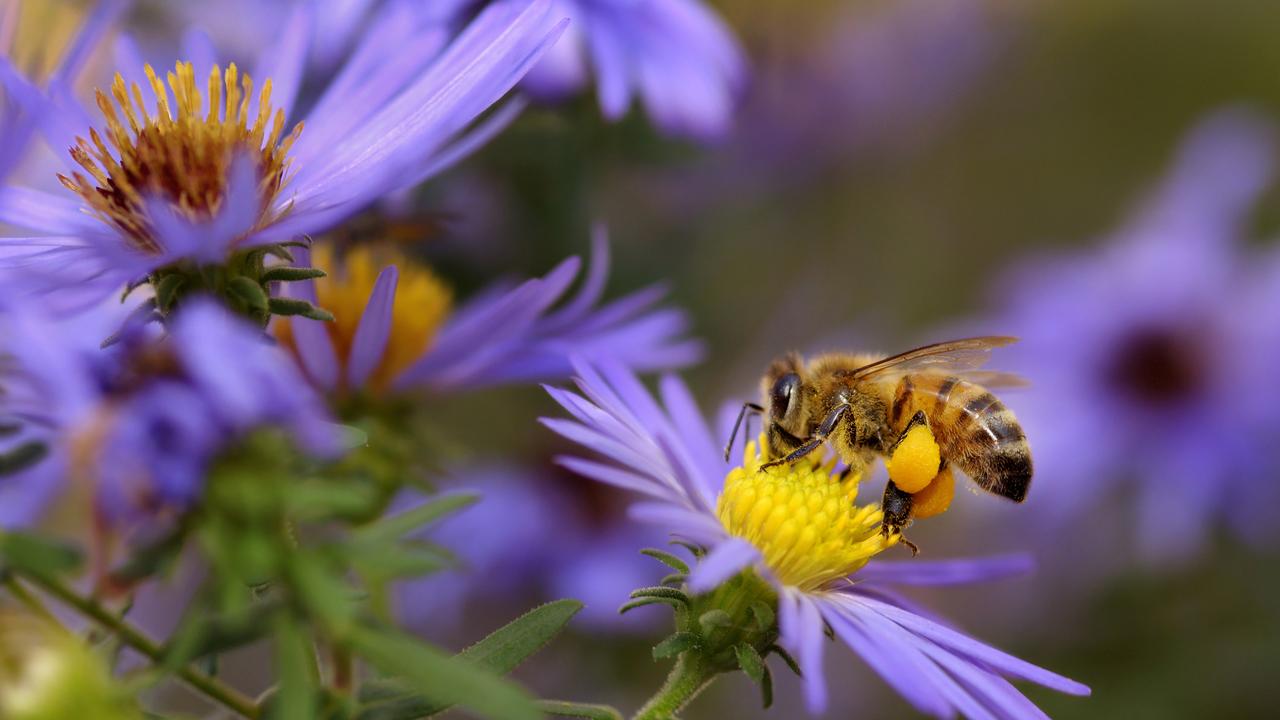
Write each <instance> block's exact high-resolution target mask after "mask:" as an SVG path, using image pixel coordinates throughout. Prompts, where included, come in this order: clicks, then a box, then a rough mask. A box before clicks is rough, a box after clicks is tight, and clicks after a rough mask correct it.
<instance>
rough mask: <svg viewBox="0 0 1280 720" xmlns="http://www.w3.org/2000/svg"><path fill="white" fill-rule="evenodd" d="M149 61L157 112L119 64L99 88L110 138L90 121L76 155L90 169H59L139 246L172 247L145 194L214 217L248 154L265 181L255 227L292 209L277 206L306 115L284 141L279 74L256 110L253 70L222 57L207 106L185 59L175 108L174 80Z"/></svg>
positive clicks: (187, 212)
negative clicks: (236, 164) (275, 89)
mask: <svg viewBox="0 0 1280 720" xmlns="http://www.w3.org/2000/svg"><path fill="white" fill-rule="evenodd" d="M144 69H145V72H146V75H147V81H148V84H149V85H150V87H151V92H152V94H153V95H154V97H155V98H156V104H157V107H158V112H157V113H156V114H155V115H152V114H151V112H150V111H149V110H148V109H147V105H146V103H145V101H144V100H143V96H142V90H141V89H140V88H139V87H138V85H137V84H136V83H134V84H131V85H129V86H126V84H125V81H124V78H123V77H121V76H120V74H119V73H117V74H116V76H115V81H114V82H113V83H112V84H111V94H110V96H108V95H107V94H106V93H104V92H102V91H101V90H99V91H98V92H97V103H98V108H99V109H100V110H102V114H103V117H104V118H105V119H106V131H105V136H106V137H105V141H104V138H103V137H102V135H100V134H99V133H98V131H97V130H96V129H90V130H89V140H85V139H84V138H76V146H75V147H73V148H71V157H72V158H73V159H75V161H76V162H77V163H78V164H79V165H80V166H81V167H83V168H84V170H85V172H87V173H88V177H86V176H85V175H83V174H81V173H78V172H77V173H73V174H72V176H71V177H66V176H64V175H59V176H58V178H59V179H60V180H61V181H62V184H63V185H64V186H66V187H67V188H68V189H70V190H71V191H73V192H75V193H76V194H77V195H79V196H80V197H81V199H83V200H84V201H85V203H86V204H87V205H88V206H89V208H90V209H91V210H92V211H93V212H94V214H95V215H97V216H98V217H99V218H101V219H102V220H103V221H105V222H107V223H108V224H111V225H113V226H115V227H116V228H118V229H119V230H120V231H122V232H123V233H124V234H125V235H126V236H128V237H129V239H130V241H131V242H132V243H133V245H134V246H135V247H137V248H138V249H139V250H142V251H144V252H148V253H157V254H158V253H160V252H161V251H162V249H163V248H162V246H161V240H160V239H159V238H156V237H155V235H154V229H153V227H152V223H151V220H150V218H149V217H148V216H147V210H146V204H145V203H146V200H147V199H148V198H159V199H162V200H166V201H168V202H169V203H170V204H171V205H172V206H173V208H174V209H175V210H177V211H178V212H179V213H180V214H181V215H183V216H185V217H187V218H189V219H191V220H196V221H200V220H208V219H210V218H212V217H213V216H215V215H216V214H217V213H218V211H219V210H220V209H221V205H222V201H223V198H224V196H225V194H226V189H227V182H228V177H227V176H228V173H229V170H230V168H231V165H232V162H233V161H234V160H235V159H236V157H238V156H244V157H246V158H247V159H248V160H249V161H250V162H252V164H253V169H254V171H255V173H256V178H257V182H258V196H259V197H258V202H259V205H258V219H257V223H256V224H255V227H262V226H264V225H268V224H270V223H272V222H274V221H275V220H277V219H279V217H280V216H281V215H283V214H284V212H286V211H285V210H277V209H274V208H275V199H276V197H277V196H278V195H279V194H280V191H281V190H282V189H283V188H284V186H285V184H286V183H287V182H288V179H289V175H290V172H289V165H290V160H289V149H290V148H291V147H292V146H293V143H294V142H295V141H296V140H297V139H298V135H299V134H300V133H301V132H302V123H298V124H297V125H296V126H295V127H294V128H293V131H292V132H291V133H289V135H288V136H287V137H285V138H284V139H283V140H281V141H279V142H277V141H278V140H279V139H280V134H281V131H282V129H283V127H284V111H283V110H276V111H275V113H274V120H271V116H272V113H271V80H267V81H266V82H265V83H264V84H263V86H262V92H261V94H260V95H259V98H258V113H257V115H256V117H254V118H250V117H249V113H248V112H247V111H248V107H249V99H250V98H251V97H252V96H253V80H252V79H250V78H249V76H248V75H240V74H239V71H238V70H237V69H236V66H235V64H234V63H233V64H232V65H230V66H229V67H228V68H227V69H226V72H225V73H224V72H223V71H222V70H220V69H219V68H218V67H217V66H214V68H213V69H212V70H211V71H210V73H209V82H208V102H209V108H208V112H207V113H204V112H203V107H204V98H203V97H202V96H201V94H200V90H199V88H198V87H197V85H196V76H195V70H194V68H192V66H191V63H183V62H179V63H178V64H177V65H176V66H175V68H174V72H171V73H168V76H167V81H168V86H169V89H171V90H172V92H173V100H174V101H175V102H176V108H175V107H173V106H171V105H170V97H169V92H168V91H167V90H166V89H165V83H164V82H162V81H161V80H160V78H159V77H157V76H156V73H155V71H154V70H153V69H152V68H151V66H150V65H148V66H146V67H145V68H144ZM175 109H176V112H175ZM219 110H221V111H222V112H221V113H220V112H219ZM122 115H123V119H122V117H121V116H122ZM251 119H252V120H253V124H252V125H251V124H249V121H250V120H251ZM269 122H270V135H267V132H268V123H269ZM264 137H266V142H265V143H264V142H263V138H264Z"/></svg>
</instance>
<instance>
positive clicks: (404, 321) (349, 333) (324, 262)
mask: <svg viewBox="0 0 1280 720" xmlns="http://www.w3.org/2000/svg"><path fill="white" fill-rule="evenodd" d="M311 258H312V265H314V266H315V267H318V268H324V269H325V270H326V271H328V273H329V274H328V275H327V276H326V277H322V278H318V279H316V280H315V281H314V282H315V287H316V296H317V300H318V302H319V305H320V307H323V308H325V309H326V310H328V311H330V312H332V313H333V316H334V321H333V322H331V323H326V324H325V328H326V329H327V330H328V331H329V338H330V339H331V340H332V341H333V344H334V348H335V350H336V351H337V354H338V357H339V358H340V360H342V361H343V362H345V360H346V358H347V357H349V355H350V352H351V346H352V343H353V342H354V341H355V335H356V328H358V327H359V325H360V317H361V315H363V313H364V309H365V305H366V304H368V301H369V295H370V293H372V292H373V286H374V284H375V283H376V282H377V279H378V274H379V273H381V272H382V270H383V268H385V267H387V266H388V265H395V266H396V268H397V270H398V271H399V282H398V283H397V284H396V296H395V303H394V305H393V306H392V311H391V332H390V334H389V335H388V337H387V347H386V349H385V350H384V352H383V355H382V360H381V362H380V363H379V364H378V367H377V368H376V369H375V370H374V372H373V375H372V376H371V378H370V381H369V382H370V387H371V388H372V389H373V390H374V392H376V393H382V392H384V391H385V390H386V389H387V387H388V386H389V385H390V384H391V381H392V380H394V379H395V378H396V376H397V375H399V374H400V372H401V371H403V370H404V369H405V368H407V367H409V366H410V365H412V364H413V363H414V361H416V360H417V359H418V358H419V357H421V356H422V354H423V353H424V352H426V350H427V348H429V347H430V346H431V341H432V340H433V339H434V338H435V335H436V332H437V331H438V330H439V329H440V326H441V325H443V324H444V321H445V320H446V319H447V318H448V317H449V311H450V310H451V308H452V306H453V294H452V292H451V291H450V290H449V287H448V286H447V285H446V284H445V283H444V281H442V280H441V279H440V278H439V277H437V276H436V275H435V274H434V273H433V272H431V270H430V269H429V268H427V267H426V266H425V265H422V264H421V263H417V262H414V261H413V260H410V259H409V258H407V257H405V256H404V255H403V254H402V253H399V252H396V251H395V250H394V249H392V248H390V247H387V246H385V245H375V246H370V245H360V246H357V247H354V248H351V249H350V250H348V251H346V252H345V253H344V254H343V256H342V260H341V261H340V262H339V261H335V258H334V253H333V251H332V250H331V249H330V248H329V247H328V246H317V247H315V248H314V249H313V250H312V253H311ZM275 331H276V335H277V337H278V338H279V339H280V341H281V342H282V343H284V344H286V345H288V346H290V347H292V346H293V342H292V335H291V334H290V330H289V323H287V322H280V323H276V325H275Z"/></svg>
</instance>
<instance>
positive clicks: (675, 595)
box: [631, 585, 689, 607]
mask: <svg viewBox="0 0 1280 720" xmlns="http://www.w3.org/2000/svg"><path fill="white" fill-rule="evenodd" d="M644 597H653V598H667V599H670V600H675V601H677V602H680V603H682V604H683V605H684V606H685V607H688V606H689V596H688V595H687V594H685V592H684V591H683V590H679V589H676V588H671V587H666V586H662V585H655V586H653V587H643V588H639V589H636V590H632V591H631V598H632V599H636V598H644Z"/></svg>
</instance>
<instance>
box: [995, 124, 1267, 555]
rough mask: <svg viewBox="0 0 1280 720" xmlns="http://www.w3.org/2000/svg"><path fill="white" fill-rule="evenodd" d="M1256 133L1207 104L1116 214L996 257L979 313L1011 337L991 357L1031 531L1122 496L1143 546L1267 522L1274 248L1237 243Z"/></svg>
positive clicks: (1260, 168) (1257, 532)
mask: <svg viewBox="0 0 1280 720" xmlns="http://www.w3.org/2000/svg"><path fill="white" fill-rule="evenodd" d="M1274 151H1275V143H1274V135H1273V131H1272V128H1271V126H1270V125H1269V124H1266V123H1264V122H1262V121H1260V120H1259V119H1258V118H1257V117H1255V116H1253V115H1251V114H1249V113H1247V112H1245V111H1242V110H1228V111H1224V112H1220V113H1218V114H1215V115H1213V116H1211V117H1210V118H1208V119H1207V120H1205V121H1204V122H1203V123H1202V124H1200V125H1199V126H1198V127H1197V128H1196V129H1195V130H1194V131H1193V132H1192V133H1191V134H1190V135H1189V136H1188V137H1187V139H1186V141H1185V142H1184V144H1183V146H1182V149H1181V151H1180V152H1179V154H1178V157H1177V159H1176V161H1175V163H1174V166H1173V168H1172V170H1171V172H1170V174H1169V175H1168V176H1167V177H1166V178H1165V179H1164V181H1163V182H1162V183H1161V184H1160V185H1159V186H1157V187H1156V189H1155V191H1154V192H1153V193H1152V194H1151V195H1150V197H1148V198H1147V200H1146V202H1144V203H1142V204H1141V205H1140V206H1139V208H1138V209H1137V211H1136V212H1135V213H1134V214H1133V215H1132V216H1131V217H1130V219H1129V220H1128V221H1127V222H1126V223H1125V224H1124V225H1123V226H1122V227H1121V228H1120V229H1119V230H1118V231H1116V232H1115V233H1114V234H1112V235H1111V236H1110V237H1108V238H1106V239H1104V240H1103V241H1102V242H1101V243H1100V244H1098V245H1097V246H1096V247H1095V248H1092V249H1089V250H1086V251H1078V252H1071V253H1063V254H1059V255H1052V256H1048V257H1041V258H1037V259H1035V260H1032V261H1029V262H1026V263H1023V264H1022V265H1020V266H1018V267H1017V268H1016V269H1015V270H1014V271H1013V272H1012V273H1010V276H1009V281H1008V283H1007V287H1006V292H1005V293H1004V295H1003V297H1002V300H1003V303H1002V305H1003V307H1004V308H1006V309H1005V310H1004V311H1003V312H1002V313H1001V314H1000V315H998V316H996V317H994V318H991V319H990V320H989V321H988V322H987V323H986V325H985V327H988V328H997V327H998V328H1000V331H1001V332H1002V333H1010V334H1016V335H1019V336H1021V338H1022V342H1021V343H1019V344H1017V345H1015V346H1013V347H1012V348H1011V349H1010V350H1009V351H1008V353H1007V355H1006V359H1007V361H1008V364H1009V366H1010V367H1011V368H1012V369H1016V370H1018V371H1019V372H1021V373H1022V374H1024V375H1026V376H1027V377H1028V378H1030V379H1031V381H1032V384H1033V387H1032V389H1031V390H1029V391H1028V392H1026V393H1025V394H1021V395H1015V396H1011V398H1010V404H1011V406H1012V407H1013V408H1014V409H1015V411H1016V412H1017V413H1018V415H1019V417H1020V418H1021V420H1022V422H1023V424H1024V425H1025V427H1026V430H1027V435H1028V437H1030V438H1032V443H1033V445H1032V450H1033V453H1034V455H1035V460H1036V473H1037V475H1036V483H1035V485H1036V487H1035V488H1034V490H1033V492H1032V500H1033V502H1032V507H1033V508H1035V509H1037V511H1038V512H1037V518H1038V519H1039V520H1040V522H1038V525H1039V526H1041V527H1044V528H1046V529H1047V531H1049V532H1053V531H1055V530H1056V529H1058V528H1060V527H1061V523H1063V522H1067V521H1070V520H1074V519H1077V518H1080V517H1082V516H1087V515H1092V514H1094V513H1097V512H1098V511H1099V510H1102V509H1113V510H1114V509H1119V506H1120V505H1124V506H1125V507H1124V509H1123V510H1121V511H1120V514H1121V515H1122V516H1123V517H1124V518H1126V519H1127V520H1126V521H1127V523H1128V524H1133V525H1135V526H1136V533H1137V539H1138V541H1139V545H1140V548H1141V549H1142V550H1144V551H1145V553H1146V554H1147V556H1148V557H1165V558H1172V557H1178V556H1186V555H1190V554H1194V552H1195V551H1196V550H1197V549H1198V548H1199V547H1201V545H1202V544H1203V543H1204V541H1205V540H1206V539H1207V536H1208V533H1209V532H1210V531H1211V530H1212V529H1213V528H1214V527H1215V526H1216V525H1224V526H1226V527H1228V528H1229V529H1231V530H1233V531H1235V532H1236V533H1238V534H1239V535H1241V536H1243V537H1245V538H1252V539H1260V538H1261V537H1263V536H1264V535H1267V534H1271V535H1274V528H1275V527H1276V522H1275V520H1276V517H1277V515H1276V512H1277V511H1276V509H1277V508H1280V485H1278V484H1277V483H1276V482H1275V472H1276V469H1277V467H1278V464H1277V463H1278V461H1280V453H1277V452H1276V444H1275V442H1276V438H1277V428H1280V405H1277V403H1276V402H1275V398H1277V397H1280V380H1277V379H1276V373H1275V371H1274V368H1275V367H1276V365H1277V363H1278V362H1280V333H1278V332H1277V329H1276V328H1277V327H1278V325H1277V323H1276V321H1275V318H1277V317H1280V253H1278V252H1277V251H1276V250H1275V249H1274V248H1270V249H1250V248H1247V247H1245V243H1244V235H1245V234H1246V231H1247V227H1248V222H1249V213H1250V211H1251V208H1252V206H1253V203H1254V202H1255V200H1256V199H1257V196H1258V195H1259V194H1260V193H1261V192H1262V191H1263V190H1264V188H1266V187H1267V185H1268V184H1269V181H1270V179H1271V175H1272V160H1271V158H1272V155H1273V153H1274ZM1126 498H1132V501H1133V503H1134V504H1133V505H1132V506H1129V505H1128V504H1127V503H1128V500H1126ZM1045 517H1049V518H1052V519H1053V520H1055V521H1056V522H1050V523H1045V522H1043V519H1044V518H1045Z"/></svg>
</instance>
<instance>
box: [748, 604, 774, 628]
mask: <svg viewBox="0 0 1280 720" xmlns="http://www.w3.org/2000/svg"><path fill="white" fill-rule="evenodd" d="M751 614H752V615H753V616H755V619H756V626H757V627H759V628H760V629H761V630H768V629H769V628H771V627H773V621H774V619H775V614H774V612H773V608H771V607H769V604H768V603H766V602H761V601H759V600H757V601H756V602H753V603H751Z"/></svg>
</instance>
